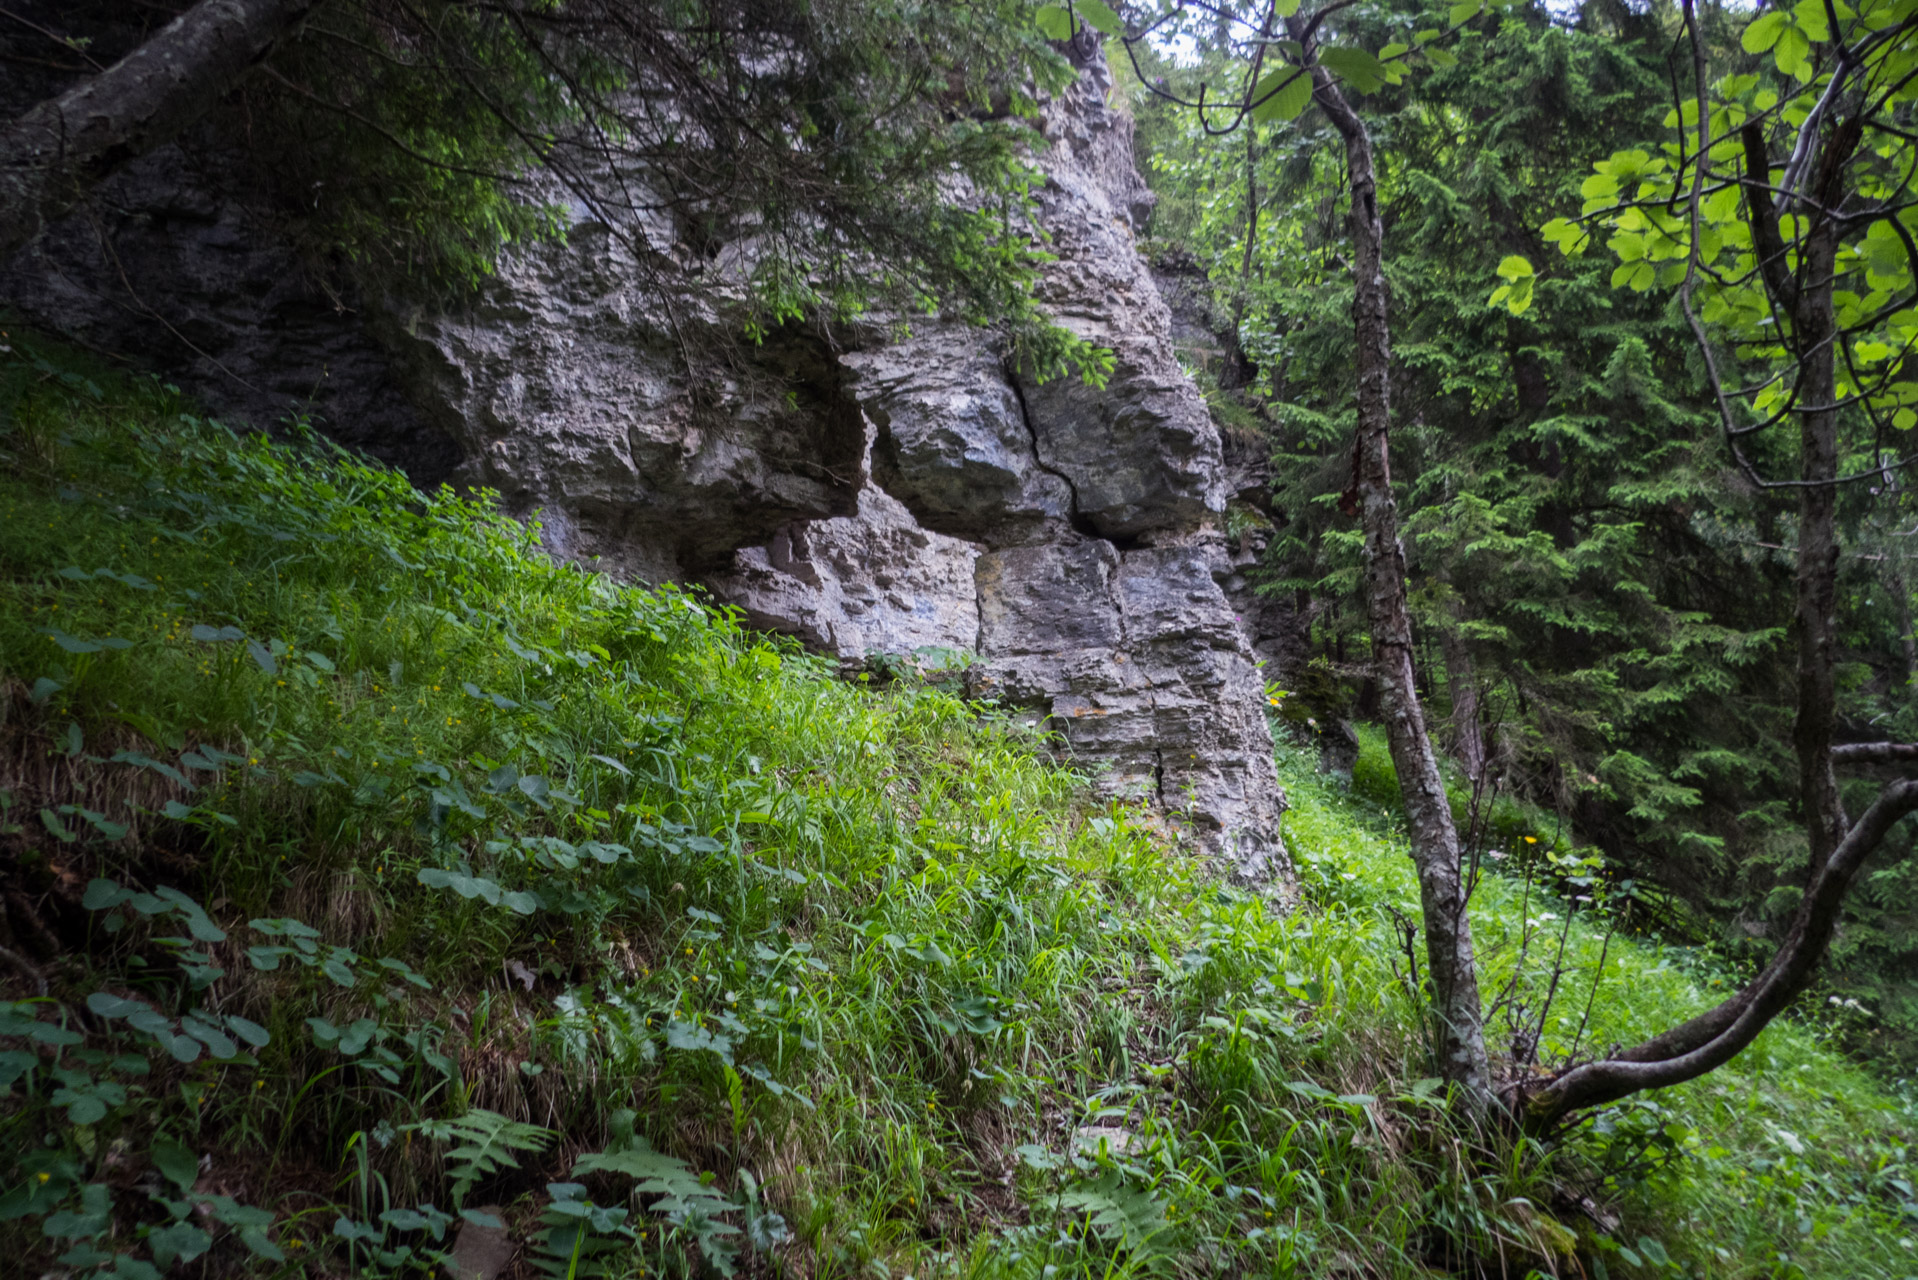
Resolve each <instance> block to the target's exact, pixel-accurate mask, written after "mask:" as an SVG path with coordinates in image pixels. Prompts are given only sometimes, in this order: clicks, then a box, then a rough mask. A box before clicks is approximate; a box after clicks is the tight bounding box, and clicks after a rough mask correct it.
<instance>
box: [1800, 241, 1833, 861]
mask: <svg viewBox="0 0 1918 1280" xmlns="http://www.w3.org/2000/svg"><path fill="white" fill-rule="evenodd" d="M1803 254H1804V263H1803V265H1802V266H1801V268H1800V269H1799V279H1800V280H1801V281H1803V284H1802V285H1801V286H1800V288H1799V289H1798V290H1797V294H1798V296H1797V303H1798V305H1797V307H1796V308H1795V309H1794V314H1793V316H1792V327H1793V329H1794V333H1793V335H1792V337H1793V340H1794V345H1795V346H1796V347H1797V349H1798V351H1799V352H1800V353H1801V354H1800V356H1799V364H1800V368H1802V369H1803V371H1804V373H1803V378H1804V381H1803V383H1802V384H1801V385H1802V388H1803V390H1802V397H1803V399H1804V400H1805V401H1806V402H1807V403H1809V404H1811V405H1814V406H1819V405H1823V406H1829V405H1831V404H1833V403H1834V402H1835V401H1836V399H1837V376H1836V368H1835V364H1836V355H1835V354H1834V350H1833V334H1834V332H1835V331H1836V328H1837V319H1836V317H1835V316H1834V314H1833V312H1832V296H1831V291H1832V273H1833V271H1834V269H1835V268H1836V265H1837V257H1838V235H1837V231H1836V229H1835V228H1834V227H1833V225H1832V223H1831V221H1830V220H1829V219H1822V218H1821V219H1820V220H1819V224H1818V225H1817V226H1816V227H1814V228H1813V229H1812V232H1811V234H1810V235H1809V236H1807V237H1806V241H1805V246H1804V250H1803ZM1798 423H1799V426H1798V439H1799V476H1800V478H1801V479H1803V480H1806V481H1809V482H1810V485H1809V487H1807V488H1804V489H1801V490H1799V503H1798V569H1797V574H1796V582H1795V586H1796V588H1797V596H1798V608H1797V616H1796V617H1795V618H1794V620H1793V627H1794V629H1795V630H1796V631H1797V633H1798V710H1797V716H1796V718H1795V720H1794V721H1793V723H1792V745H1793V746H1794V747H1796V748H1797V751H1798V785H1799V790H1800V793H1801V795H1800V803H1801V804H1802V805H1803V806H1804V809H1805V834H1806V836H1807V837H1809V839H1810V843H1811V862H1810V871H1811V874H1812V875H1814V876H1815V875H1816V874H1817V870H1818V868H1819V867H1821V866H1823V865H1824V864H1825V862H1826V861H1827V860H1828V859H1829V858H1830V857H1831V854H1832V850H1834V849H1836V848H1837V847H1838V842H1839V841H1840V840H1842V839H1844V835H1845V814H1844V809H1843V807H1842V806H1841V805H1840V803H1839V799H1838V775H1837V774H1836V773H1835V772H1834V771H1833V769H1832V766H1831V748H1832V739H1833V737H1834V731H1835V730H1836V728H1837V715H1838V684H1837V667H1838V526H1837V511H1838V489H1837V486H1836V485H1834V484H1833V483H1832V482H1833V481H1834V480H1836V479H1837V478H1838V413H1837V410H1835V409H1832V408H1822V409H1819V408H1814V409H1813V410H1812V411H1810V412H1805V413H1800V414H1799V415H1798Z"/></svg>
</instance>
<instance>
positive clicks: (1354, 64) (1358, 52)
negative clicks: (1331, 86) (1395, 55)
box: [1319, 45, 1386, 93]
mask: <svg viewBox="0 0 1918 1280" xmlns="http://www.w3.org/2000/svg"><path fill="white" fill-rule="evenodd" d="M1319 61H1320V62H1321V63H1322V64H1324V66H1325V67H1326V69H1327V70H1329V71H1331V72H1332V73H1333V74H1335V75H1337V76H1338V77H1339V79H1341V80H1343V81H1345V82H1346V83H1347V84H1349V85H1351V86H1352V87H1353V88H1354V89H1357V90H1358V91H1359V92H1360V93H1376V92H1378V88H1379V86H1380V85H1382V84H1384V83H1385V78H1386V71H1385V64H1384V63H1383V62H1380V61H1379V60H1378V59H1377V58H1375V57H1373V56H1372V55H1371V54H1370V53H1367V52H1366V51H1365V50H1363V49H1357V48H1352V47H1350V46H1344V45H1341V46H1338V47H1335V48H1331V49H1322V50H1320V51H1319Z"/></svg>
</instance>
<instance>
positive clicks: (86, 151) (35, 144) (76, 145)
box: [0, 0, 318, 258]
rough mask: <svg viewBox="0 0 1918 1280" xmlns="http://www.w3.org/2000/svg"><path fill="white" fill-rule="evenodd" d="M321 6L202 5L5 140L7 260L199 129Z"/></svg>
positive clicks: (0, 160) (1, 134)
mask: <svg viewBox="0 0 1918 1280" xmlns="http://www.w3.org/2000/svg"><path fill="white" fill-rule="evenodd" d="M316 3H318V0H201V3H200V4H198V5H196V6H194V7H193V8H191V9H189V10H187V11H186V12H185V13H183V14H181V15H180V16H179V17H177V18H175V19H174V20H173V21H172V22H169V23H168V24H167V25H166V26H165V27H163V28H162V29H161V30H160V33H159V34H158V35H156V36H154V37H153V38H152V39H151V40H149V41H147V42H146V43H145V44H143V45H141V46H140V47H139V48H138V49H135V50H134V51H133V52H132V53H130V54H128V55H127V56H126V57H124V58H122V59H121V60H120V61H119V62H116V63H115V64H114V65H113V66H111V67H109V68H107V69H106V70H105V71H103V72H101V73H100V74H99V75H97V76H93V77H91V78H90V79H87V80H83V81H81V82H80V83H79V84H77V85H74V86H73V87H72V88H70V89H68V90H67V91H66V92H65V93H62V94H60V95H59V96H58V97H54V98H49V99H48V100H47V101H45V102H42V103H41V104H40V105H39V106H37V107H35V108H33V109H32V110H31V111H29V112H27V113H26V114H25V115H23V116H21V117H20V118H19V119H18V120H16V121H14V122H13V123H12V124H11V125H9V126H7V127H6V128H5V129H4V131H0V258H4V257H6V256H7V255H9V254H11V253H12V252H13V251H14V250H16V249H18V248H20V246H22V245H24V244H25V243H27V241H29V240H31V239H32V238H33V237H34V236H36V235H38V234H39V233H40V231H41V230H42V229H43V228H44V227H46V226H47V225H48V224H49V223H52V222H55V221H57V220H58V219H59V218H60V216H61V215H62V214H64V213H66V212H67V211H68V210H69V209H71V208H72V207H73V206H74V205H75V204H76V203H77V202H78V201H79V200H80V198H81V197H83V196H84V195H85V194H86V193H87V192H88V191H89V190H91V189H92V187H93V186H94V184H95V183H97V182H99V181H100V179H102V178H104V177H105V176H106V175H107V174H109V173H111V172H113V170H115V169H117V168H118V167H119V166H121V165H122V164H125V163H126V162H127V161H128V160H131V159H133V158H134V157H135V156H139V155H142V154H144V153H145V152H147V151H149V150H151V149H152V148H154V147H155V146H158V145H159V144H160V143H162V142H165V141H167V140H168V139H170V138H172V137H173V136H175V135H176V134H178V133H179V132H180V131H181V130H182V129H184V128H186V127H187V126H188V125H190V124H192V123H193V122H194V121H195V120H198V119H199V118H200V117H201V116H202V115H204V114H205V113H206V110H207V109H208V108H209V107H211V106H212V105H213V104H214V103H215V102H216V101H218V100H219V98H220V96H221V95H222V94H224V93H226V92H227V90H229V89H231V88H232V87H233V86H234V85H235V84H237V83H238V82H239V80H240V78H241V77H242V76H244V75H245V74H246V73H247V72H248V71H250V70H252V68H253V67H254V66H255V65H257V64H258V62H259V61H260V59H261V58H263V57H264V56H265V55H266V54H267V52H268V51H269V50H270V49H271V48H272V47H273V44H274V42H275V41H277V40H278V39H279V38H280V37H281V36H283V35H284V34H286V32H287V31H289V30H291V29H292V27H293V25H294V24H295V23H296V22H298V21H299V20H300V19H301V18H302V17H304V16H305V15H306V13H307V11H308V10H310V9H312V8H313V7H314V5H315V4H316Z"/></svg>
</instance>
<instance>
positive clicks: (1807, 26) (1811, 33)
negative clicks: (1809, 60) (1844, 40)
mask: <svg viewBox="0 0 1918 1280" xmlns="http://www.w3.org/2000/svg"><path fill="white" fill-rule="evenodd" d="M1791 14H1792V17H1793V18H1796V19H1797V20H1798V29H1799V30H1800V31H1802V32H1804V33H1805V36H1806V38H1807V39H1810V40H1816V41H1818V42H1819V43H1820V44H1823V43H1825V42H1827V41H1829V40H1830V39H1831V24H1830V23H1829V22H1827V21H1826V20H1825V0H1798V3H1797V4H1795V5H1793V6H1792V10H1791Z"/></svg>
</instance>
